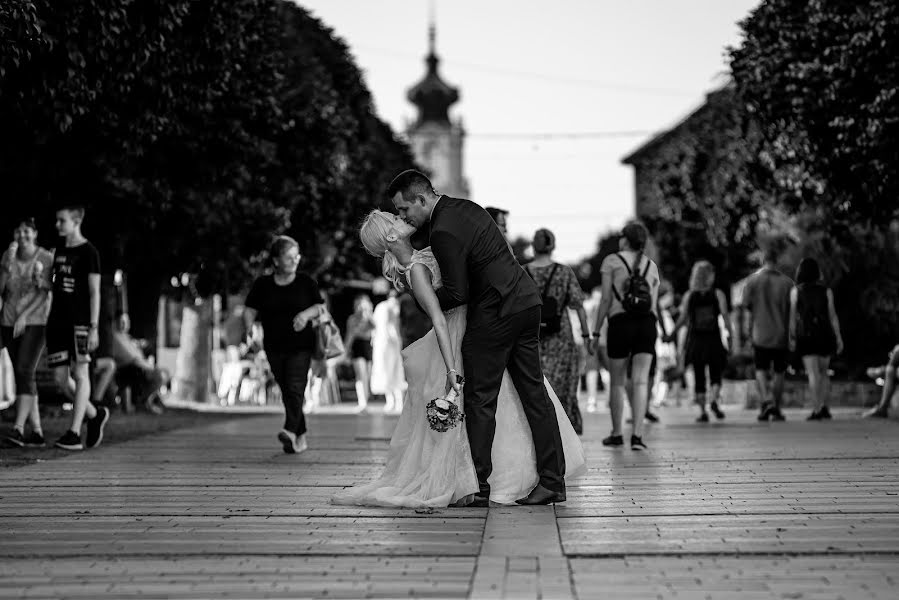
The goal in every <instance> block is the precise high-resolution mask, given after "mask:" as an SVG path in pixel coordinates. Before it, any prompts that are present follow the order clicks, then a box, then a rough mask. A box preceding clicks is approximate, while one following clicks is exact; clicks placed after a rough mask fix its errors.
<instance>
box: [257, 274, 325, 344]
mask: <svg viewBox="0 0 899 600" xmlns="http://www.w3.org/2000/svg"><path fill="white" fill-rule="evenodd" d="M321 303H322V297H321V293H320V292H319V289H318V284H317V283H316V282H315V280H314V279H312V278H311V277H310V276H309V275H307V274H305V273H297V274H296V277H295V278H294V280H293V281H292V282H291V283H289V284H288V285H278V284H277V283H275V279H274V276H272V275H267V276H264V277H260V278H259V279H257V280H256V282H255V283H254V284H253V287H252V289H250V293H249V294H248V295H247V299H246V302H245V303H244V304H245V305H246V307H247V308H252V309H253V310H254V311H256V315H258V318H259V322H260V323H261V324H262V332H263V346H264V348H265V351H266V353H267V354H271V353H272V352H279V353H280V352H303V351H305V352H312V350H314V349H315V329H314V328H312V327H306V328H304V329H303V330H301V331H295V330H294V326H293V321H294V318H295V317H296V315H297V313H299V312H301V311H303V310H305V309H307V308H309V307H310V306H312V305H314V304H321Z"/></svg>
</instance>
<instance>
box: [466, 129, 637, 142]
mask: <svg viewBox="0 0 899 600" xmlns="http://www.w3.org/2000/svg"><path fill="white" fill-rule="evenodd" d="M653 133H655V132H652V131H648V130H642V131H641V130H634V131H568V132H544V133H540V132H533V133H524V132H515V133H512V132H509V133H467V134H466V135H467V136H468V137H470V138H477V139H479V140H596V139H603V138H631V137H644V136H647V135H652V134H653Z"/></svg>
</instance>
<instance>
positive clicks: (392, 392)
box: [371, 289, 406, 413]
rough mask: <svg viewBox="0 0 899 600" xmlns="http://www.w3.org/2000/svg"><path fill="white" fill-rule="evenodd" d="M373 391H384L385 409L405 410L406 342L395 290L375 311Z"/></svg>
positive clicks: (388, 411)
mask: <svg viewBox="0 0 899 600" xmlns="http://www.w3.org/2000/svg"><path fill="white" fill-rule="evenodd" d="M372 320H373V322H374V329H373V330H372V342H371V344H372V365H371V393H372V394H383V395H384V398H385V400H386V403H385V404H384V412H387V413H390V412H396V413H400V412H402V411H403V394H404V393H405V391H406V377H405V375H404V373H403V356H402V351H403V342H402V337H401V335H400V302H399V300H398V299H397V293H396V290H393V289H391V290H390V291H389V292H388V293H387V298H386V299H384V300H382V301H381V302H378V305H377V306H376V307H375V310H374V313H373V314H372Z"/></svg>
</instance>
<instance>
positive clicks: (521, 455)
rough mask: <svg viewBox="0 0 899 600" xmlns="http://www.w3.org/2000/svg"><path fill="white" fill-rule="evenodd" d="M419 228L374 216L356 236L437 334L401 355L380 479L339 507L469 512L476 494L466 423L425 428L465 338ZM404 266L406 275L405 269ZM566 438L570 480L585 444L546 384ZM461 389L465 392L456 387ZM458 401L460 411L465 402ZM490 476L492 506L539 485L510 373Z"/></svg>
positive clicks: (350, 492)
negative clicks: (444, 299)
mask: <svg viewBox="0 0 899 600" xmlns="http://www.w3.org/2000/svg"><path fill="white" fill-rule="evenodd" d="M414 232H415V228H414V227H412V226H411V225H409V224H407V223H405V222H404V221H403V220H402V219H400V218H399V217H397V216H395V215H393V214H391V213H388V212H383V211H380V210H375V211H373V212H372V213H370V214H369V215H368V217H366V219H365V221H364V222H363V224H362V228H361V230H360V232H359V237H360V238H361V240H362V245H363V246H365V249H366V250H368V252H369V253H371V254H373V255H375V256H379V257H382V258H383V264H382V271H383V273H384V277H386V278H387V279H388V280H389V281H391V282H392V283H393V285H394V287H395V288H396V289H397V290H400V291H403V290H404V289H406V288H407V286H408V287H411V289H412V293H413V294H414V295H415V298H416V300H418V303H419V305H420V306H421V307H423V308H424V310H425V311H426V312H427V313H428V316H429V317H430V318H431V321H432V323H433V324H434V328H433V329H432V330H431V331H429V332H428V333H427V335H425V336H424V337H423V338H421V339H419V340H418V341H416V342H413V343H412V344H410V345H409V346H408V347H407V348H406V349H405V350H403V367H404V370H405V373H406V381H407V382H408V389H407V391H406V394H407V396H406V402H405V403H404V404H403V411H402V413H401V414H400V418H399V421H398V422H397V425H396V429H395V430H394V432H393V437H392V438H391V440H390V449H389V451H388V454H387V465H386V467H385V469H384V472H383V473H382V474H381V476H380V477H379V478H378V479H377V480H375V481H373V482H371V483H367V484H364V485H360V486H357V487H352V488H349V489H346V490H343V491H342V492H340V493H338V494H337V495H336V496H335V497H334V498H332V500H331V501H332V502H333V503H334V504H356V505H365V506H407V507H429V506H450V505H455V506H464V505H465V504H467V503H468V502H469V501H470V500H471V499H472V498H473V496H474V494H475V493H476V492H477V491H478V480H477V476H476V474H475V468H474V463H473V461H472V459H471V452H470V450H469V445H468V435H467V433H466V431H465V424H464V422H462V423H460V424H458V425H456V426H455V427H453V428H451V429H449V430H448V431H445V432H442V433H441V432H437V431H433V430H432V429H431V428H430V427H429V426H428V419H427V415H426V405H427V403H428V402H429V401H430V400H432V399H434V398H437V397H440V398H442V397H444V396H445V395H446V393H447V392H448V391H449V390H448V388H447V387H446V380H447V378H446V373H448V372H450V371H452V370H454V371H456V372H457V373H461V371H462V351H461V348H462V337H463V336H464V334H465V322H466V321H465V317H466V307H465V306H460V307H458V308H454V309H452V310H449V311H447V312H446V313H444V312H442V311H441V310H440V304H439V302H438V301H437V296H436V294H435V293H434V290H435V289H439V288H440V286H441V278H440V268H439V267H438V265H437V261H436V259H435V258H434V254H433V253H432V252H431V250H430V248H425V249H423V250H413V249H412V244H411V243H410V241H409V237H410V236H411V235H412V233H414ZM402 263H407V264H408V266H407V267H406V268H405V269H404V268H403V267H402V266H401V264H402ZM544 384H545V385H546V387H547V391H548V392H549V396H550V398H551V399H552V403H553V407H554V408H555V410H556V418H557V419H558V421H559V430H560V433H561V436H562V447H563V449H564V452H565V465H566V473H565V479H566V480H570V479H572V478H574V477H577V476H579V475H581V474H583V473H584V472H585V471H586V466H585V463H584V451H583V448H582V447H581V443H580V440H579V439H578V437H577V434H576V433H575V432H574V429H573V428H572V426H571V423H570V422H569V420H568V417H567V416H566V414H565V410H564V409H563V408H562V405H561V403H560V402H559V399H558V397H556V395H555V393H553V391H552V388H550V386H549V383H548V382H547V381H546V379H545V378H544ZM454 387H456V389H457V391H462V394H463V395H464V390H461V388H460V387H458V384H456V386H454ZM456 402H457V403H458V405H459V408H460V410H461V409H463V402H462V400H461V398H459V399H457V400H456ZM492 459H493V472H492V474H491V475H490V478H489V483H490V501H491V502H497V503H501V504H510V503H513V502H514V501H515V500H517V499H519V498H523V497H525V496H527V495H528V493H530V491H531V490H532V489H533V488H534V487H535V486H536V485H537V481H538V478H537V471H536V466H535V458H534V442H533V440H532V439H531V430H530V426H529V425H528V422H527V419H526V418H525V415H524V409H523V408H522V405H521V401H520V400H519V398H518V393H517V392H516V391H515V387H514V385H513V384H512V380H511V378H510V377H509V374H508V372H507V373H505V374H504V375H503V383H502V387H501V389H500V392H499V398H498V400H497V410H496V435H495V437H494V440H493V450H492Z"/></svg>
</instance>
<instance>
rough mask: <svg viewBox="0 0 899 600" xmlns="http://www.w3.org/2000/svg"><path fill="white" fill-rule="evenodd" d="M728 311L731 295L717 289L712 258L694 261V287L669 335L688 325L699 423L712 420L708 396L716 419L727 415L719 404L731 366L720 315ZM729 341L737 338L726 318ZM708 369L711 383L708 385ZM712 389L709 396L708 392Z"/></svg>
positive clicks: (687, 353)
mask: <svg viewBox="0 0 899 600" xmlns="http://www.w3.org/2000/svg"><path fill="white" fill-rule="evenodd" d="M726 314H727V298H725V296H724V292H722V291H721V290H718V289H715V268H714V267H713V266H712V264H711V263H710V262H708V261H705V260H701V261H698V262H696V263H694V265H693V270H692V272H691V273H690V289H689V291H688V292H687V293H686V294H685V295H684V299H683V305H682V307H681V310H680V316H679V318H678V320H677V322H676V323H675V324H674V331H672V332H671V334H670V335H668V336H667V338H666V339H667V340H668V341H673V340H674V338H675V336H676V335H677V331H678V330H679V329H680V328H681V327H683V326H686V327H687V342H686V345H685V350H684V352H685V358H684V362H685V364H686V365H688V366H689V365H692V367H693V376H694V381H695V385H694V394H695V396H694V399H695V402H696V404H697V405H699V408H700V411H701V412H700V415H699V417H698V418H697V419H696V421H697V422H698V423H708V422H709V413H708V412H707V411H706V400H709V404H710V408H711V410H712V413H713V414H714V415H715V418H716V419H719V420H720V419H723V418H724V412H723V411H722V410H721V407H720V406H719V401H720V399H721V383H722V375H723V373H724V367H725V366H727V352H728V350H727V348H725V346H724V344H723V343H722V341H721V328H720V324H719V321H720V317H721V316H723V315H726ZM724 323H725V327H727V333H728V335H727V339H728V341H730V340H732V339H733V335H732V332H731V328H730V321H729V320H728V319H726V318H725V319H724ZM706 369H708V383H709V387H708V388H707V387H706ZM707 391H708V392H709V394H708V398H707V395H706V392H707Z"/></svg>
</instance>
